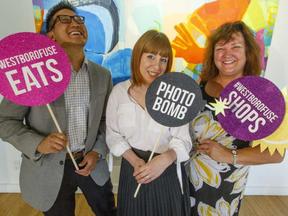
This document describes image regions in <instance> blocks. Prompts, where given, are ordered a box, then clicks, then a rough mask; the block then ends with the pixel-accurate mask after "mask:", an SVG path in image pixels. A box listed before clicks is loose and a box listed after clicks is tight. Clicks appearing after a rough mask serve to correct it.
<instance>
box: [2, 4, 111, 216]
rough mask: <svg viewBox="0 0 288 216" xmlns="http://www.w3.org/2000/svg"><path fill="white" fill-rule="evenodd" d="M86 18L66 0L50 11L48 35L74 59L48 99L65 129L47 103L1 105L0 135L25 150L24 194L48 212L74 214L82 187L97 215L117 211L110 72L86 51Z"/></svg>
mask: <svg viewBox="0 0 288 216" xmlns="http://www.w3.org/2000/svg"><path fill="white" fill-rule="evenodd" d="M84 20H85V18H84V17H81V16H78V15H77V14H76V10H75V8H74V7H73V6H72V5H71V4H70V3H68V2H60V3H58V4H57V5H55V6H54V7H53V8H51V9H50V10H49V12H48V14H47V24H46V28H47V36H48V37H49V38H51V39H52V40H54V41H55V42H57V43H58V44H59V45H60V46H61V47H62V48H63V49H64V50H65V52H66V54H67V55H68V58H69V60H70V63H71V73H72V75H71V81H70V84H69V86H68V88H67V89H66V91H65V93H64V94H63V95H62V96H60V97H59V98H58V99H57V100H55V101H54V102H52V103H50V105H51V107H52V110H53V112H54V114H55V115H56V118H57V120H58V121H59V124H60V127H61V129H62V130H63V133H64V134H60V133H57V129H56V126H55V124H54V122H53V120H52V117H51V116H50V114H49V112H48V109H47V107H46V106H39V107H25V106H20V105H17V104H14V103H12V102H10V101H8V100H6V99H3V101H2V103H1V105H0V136H1V138H2V139H3V140H4V141H7V142H9V143H11V144H12V145H13V146H15V147H16V148H17V149H18V150H20V151H21V152H22V158H23V160H22V165H21V172H20V187H21V193H22V196H23V198H24V200H25V201H26V202H27V203H28V204H30V205H31V206H33V207H35V208H36V209H39V210H41V211H43V213H44V214H45V215H53V216H55V215H69V216H70V215H74V211H75V191H76V190H77V188H78V187H80V189H81V190H82V192H83V194H84V195H85V197H86V199H87V201H88V204H89V205H90V207H91V209H92V210H93V212H94V213H95V214H96V215H97V216H101V215H102V216H107V215H116V207H115V202H114V195H113V193H112V184H111V180H110V177H109V171H108V166H107V162H106V160H105V156H106V154H107V152H108V148H107V145H106V142H105V133H104V132H105V110H106V103H107V100H108V96H109V94H110V92H111V89H112V78H111V75H110V72H109V71H108V70H107V69H105V68H103V67H101V66H99V65H97V64H95V63H92V62H90V61H89V60H87V59H86V57H85V55H84V51H83V48H84V46H85V44H86V42H87V38H88V34H87V29H86V27H85V25H84ZM24 119H25V124H23V120H24ZM68 137H69V138H68ZM67 144H69V147H70V149H71V151H72V152H73V154H74V157H75V159H76V162H77V163H78V165H79V168H80V169H79V170H78V171H75V167H74V165H73V162H72V160H71V158H70V156H69V154H67V150H66V146H67Z"/></svg>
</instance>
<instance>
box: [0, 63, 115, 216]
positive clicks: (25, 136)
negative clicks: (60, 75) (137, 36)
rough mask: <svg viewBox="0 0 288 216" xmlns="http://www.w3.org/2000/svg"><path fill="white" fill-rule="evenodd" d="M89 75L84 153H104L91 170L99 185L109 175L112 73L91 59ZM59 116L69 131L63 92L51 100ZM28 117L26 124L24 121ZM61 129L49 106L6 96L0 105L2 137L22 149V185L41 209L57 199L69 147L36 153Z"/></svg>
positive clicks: (27, 197)
mask: <svg viewBox="0 0 288 216" xmlns="http://www.w3.org/2000/svg"><path fill="white" fill-rule="evenodd" d="M88 69H89V77H90V95H91V96H90V112H89V120H88V134H87V139H86V144H85V146H86V147H85V154H86V153H87V152H89V151H96V152H98V153H100V154H101V155H103V156H104V159H101V160H99V161H98V162H97V165H96V166H95V168H94V170H93V171H92V172H91V176H92V178H93V180H94V181H95V182H96V183H97V184H98V185H100V186H102V185H104V184H105V183H106V181H107V180H108V178H109V171H108V165H107V162H106V160H105V156H106V155H107V153H108V147H107V145H106V142H105V111H106V104H107V100H108V97H109V94H110V92H111V90H112V78H111V74H110V72H109V71H108V70H107V69H105V68H104V67H102V66H100V65H97V64H95V63H93V62H91V61H88ZM50 106H51V108H52V110H53V112H54V114H55V117H56V119H57V120H58V123H59V125H60V127H61V129H62V131H63V133H64V134H66V130H67V128H66V111H65V98H64V94H63V95H62V96H60V97H59V98H58V99H57V100H55V101H54V102H52V103H50ZM23 119H25V122H26V124H23ZM53 132H58V131H57V128H56V126H55V124H54V122H53V120H52V117H51V115H50V113H49V111H48V109H47V106H46V105H43V106H36V107H26V106H20V105H18V104H15V103H12V102H10V101H9V100H6V99H5V98H4V99H3V101H2V103H1V104H0V137H1V138H2V139H3V141H6V142H9V143H11V144H12V145H13V146H14V147H15V148H17V149H18V150H19V151H21V152H22V164H21V171H20V188H21V193H22V196H23V198H24V200H25V201H26V202H27V203H28V204H29V205H31V206H33V207H34V208H36V209H39V210H40V211H47V210H49V209H50V208H51V207H52V205H53V203H54V202H55V200H56V198H57V195H58V192H59V189H60V186H61V182H62V178H63V173H64V163H65V157H66V153H67V150H66V149H65V150H63V151H61V152H60V153H59V154H46V155H43V156H42V157H41V159H40V160H39V161H37V162H34V160H33V159H34V153H35V152H36V149H37V146H38V145H39V143H40V142H41V141H42V140H43V139H44V138H45V137H46V136H47V135H49V134H50V133H53Z"/></svg>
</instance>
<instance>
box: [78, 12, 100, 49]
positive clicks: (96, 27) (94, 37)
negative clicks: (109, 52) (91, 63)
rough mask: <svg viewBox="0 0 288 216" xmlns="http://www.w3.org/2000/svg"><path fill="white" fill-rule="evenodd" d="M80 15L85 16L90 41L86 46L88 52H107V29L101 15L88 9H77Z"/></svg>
mask: <svg viewBox="0 0 288 216" xmlns="http://www.w3.org/2000/svg"><path fill="white" fill-rule="evenodd" d="M77 12H78V14H79V15H80V16H84V17H85V25H86V28H87V30H88V42H87V44H86V46H85V47H84V49H85V50H87V52H91V53H95V54H103V53H104V52H105V31H104V27H103V24H102V22H101V20H100V19H99V17H98V16H97V15H96V14H94V13H90V12H88V11H83V10H80V9H77Z"/></svg>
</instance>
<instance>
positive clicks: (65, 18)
mask: <svg viewBox="0 0 288 216" xmlns="http://www.w3.org/2000/svg"><path fill="white" fill-rule="evenodd" d="M72 18H73V19H74V21H75V22H76V23H78V24H84V22H85V17H84V16H77V15H75V16H69V15H58V16H56V19H55V20H54V22H53V24H52V26H51V28H50V30H49V31H51V30H52V29H53V28H54V27H55V24H56V22H57V21H58V20H60V22H61V23H65V24H68V23H71V21H72Z"/></svg>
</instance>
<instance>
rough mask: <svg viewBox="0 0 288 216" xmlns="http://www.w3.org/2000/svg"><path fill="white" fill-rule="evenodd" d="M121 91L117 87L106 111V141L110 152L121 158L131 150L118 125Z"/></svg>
mask: <svg viewBox="0 0 288 216" xmlns="http://www.w3.org/2000/svg"><path fill="white" fill-rule="evenodd" d="M117 91H120V90H119V88H117V86H115V87H114V89H113V91H112V93H111V95H110V97H109V100H108V104H107V109H106V113H107V116H106V141H107V145H108V147H109V149H110V151H111V152H112V153H113V155H115V156H116V157H120V156H121V155H123V154H124V152H125V151H127V150H129V149H131V146H130V145H129V143H128V141H127V140H126V139H125V138H124V137H123V136H122V135H121V134H120V128H119V127H120V125H118V117H117V109H118V100H119V99H121V96H120V95H118V94H117Z"/></svg>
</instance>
